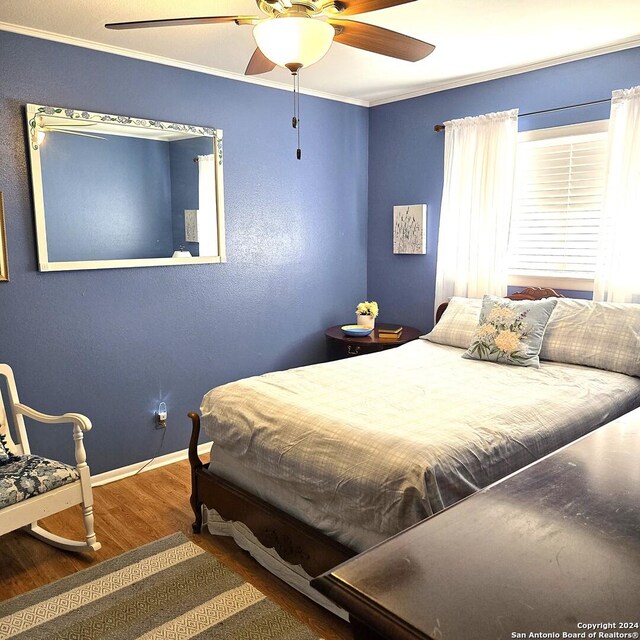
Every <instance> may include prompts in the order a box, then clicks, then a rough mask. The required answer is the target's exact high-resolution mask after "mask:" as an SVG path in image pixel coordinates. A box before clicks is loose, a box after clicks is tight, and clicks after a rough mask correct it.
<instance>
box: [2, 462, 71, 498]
mask: <svg viewBox="0 0 640 640" xmlns="http://www.w3.org/2000/svg"><path fill="white" fill-rule="evenodd" d="M79 479H80V476H79V474H78V471H77V470H76V469H75V467H70V466H69V465H67V464H64V463H62V462H58V461H56V460H49V459H48V458H41V457H40V456H33V455H26V456H20V457H18V458H15V457H14V459H13V461H12V462H9V463H7V464H4V465H2V466H0V509H2V508H4V507H9V506H11V505H12V504H16V503H17V502H22V501H23V500H27V499H28V498H31V497H33V496H37V495H40V494H42V493H46V492H47V491H51V490H52V489H57V488H58V487H62V486H63V485H65V484H69V483H71V482H75V481H76V480H79Z"/></svg>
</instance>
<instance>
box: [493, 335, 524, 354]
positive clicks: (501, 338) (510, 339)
mask: <svg viewBox="0 0 640 640" xmlns="http://www.w3.org/2000/svg"><path fill="white" fill-rule="evenodd" d="M519 337H520V336H519V335H518V334H517V333H515V332H514V331H501V332H500V333H499V334H498V335H497V336H496V340H495V343H496V347H498V349H500V351H503V352H504V353H514V352H516V351H517V350H518V349H519V348H520V340H519Z"/></svg>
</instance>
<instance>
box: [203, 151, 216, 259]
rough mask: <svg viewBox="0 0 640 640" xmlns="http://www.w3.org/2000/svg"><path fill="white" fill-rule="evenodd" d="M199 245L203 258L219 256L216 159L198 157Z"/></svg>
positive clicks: (208, 156)
mask: <svg viewBox="0 0 640 640" xmlns="http://www.w3.org/2000/svg"><path fill="white" fill-rule="evenodd" d="M198 243H199V254H200V255H201V256H217V255H218V217H217V206H216V157H215V155H214V154H211V155H207V156H198Z"/></svg>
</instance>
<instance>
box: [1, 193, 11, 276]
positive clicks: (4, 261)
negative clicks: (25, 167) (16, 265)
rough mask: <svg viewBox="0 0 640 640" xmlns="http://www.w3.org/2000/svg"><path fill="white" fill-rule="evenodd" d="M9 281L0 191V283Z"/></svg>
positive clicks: (2, 198)
mask: <svg viewBox="0 0 640 640" xmlns="http://www.w3.org/2000/svg"><path fill="white" fill-rule="evenodd" d="M8 281H9V259H8V257H7V232H6V227H5V225H4V197H3V194H2V191H0V282H8Z"/></svg>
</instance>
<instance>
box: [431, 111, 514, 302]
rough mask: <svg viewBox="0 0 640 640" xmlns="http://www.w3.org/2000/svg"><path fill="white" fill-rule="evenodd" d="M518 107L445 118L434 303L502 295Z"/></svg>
mask: <svg viewBox="0 0 640 640" xmlns="http://www.w3.org/2000/svg"><path fill="white" fill-rule="evenodd" d="M517 141H518V110H517V109H512V110H511V111H503V112H500V113H490V114H487V115H483V116H478V117H474V118H464V119H461V120H451V121H449V122H445V142H444V188H443V194H442V207H441V209H440V233H439V238H438V261H437V267H436V292H435V306H436V308H437V306H438V305H439V304H440V303H441V302H444V301H446V300H448V299H449V298H450V297H451V296H465V297H474V298H475V297H482V296H483V295H484V294H485V293H488V294H494V295H500V296H502V295H506V289H507V264H506V254H507V243H508V241H509V223H510V219H511V201H512V197H513V184H514V180H515V163H516V148H517Z"/></svg>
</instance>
